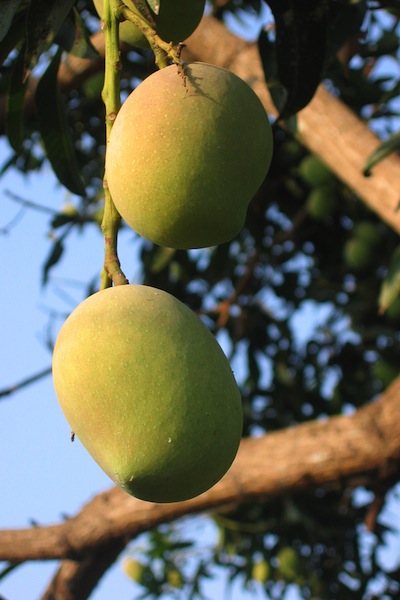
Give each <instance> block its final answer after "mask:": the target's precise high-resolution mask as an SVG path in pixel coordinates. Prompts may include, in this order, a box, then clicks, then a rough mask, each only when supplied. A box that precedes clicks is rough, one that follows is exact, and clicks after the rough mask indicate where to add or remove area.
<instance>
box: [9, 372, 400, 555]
mask: <svg viewBox="0 0 400 600" xmlns="http://www.w3.org/2000/svg"><path fill="white" fill-rule="evenodd" d="M399 397H400V378H398V379H397V380H396V381H395V382H394V383H393V384H392V385H391V387H390V388H388V390H387V391H386V392H385V393H384V394H383V395H382V396H381V397H380V398H379V400H377V401H374V402H372V403H371V404H369V405H367V406H365V407H363V408H360V409H359V410H357V411H356V412H355V413H354V414H353V415H351V416H348V415H346V416H344V415H341V416H337V417H331V418H329V419H326V420H318V421H311V422H308V423H304V424H301V425H297V426H294V427H291V428H289V429H285V430H282V431H278V432H274V433H270V434H268V435H265V436H264V437H260V438H246V439H244V440H242V443H241V445H240V448H239V452H238V454H237V457H236V459H235V461H234V463H233V465H232V467H231V469H230V470H229V471H228V473H227V474H226V475H225V476H224V477H223V478H222V479H221V481H220V482H219V483H217V484H216V485H215V486H214V487H213V488H211V489H210V490H209V491H207V492H205V493H204V494H202V495H200V496H198V497H196V498H193V499H192V500H187V501H185V502H176V503H172V504H153V503H149V502H144V501H142V500H138V499H136V498H133V497H131V496H129V495H128V494H126V493H125V492H123V491H122V490H121V489H119V488H112V489H110V490H108V491H106V492H104V493H102V494H99V495H98V496H96V497H95V498H94V499H93V500H91V501H90V502H89V503H88V504H87V505H86V506H84V507H83V509H82V510H81V512H80V513H79V514H77V515H76V516H75V517H73V518H71V519H69V520H67V521H64V522H62V523H60V524H56V525H49V526H48V527H33V528H27V529H11V530H3V531H1V533H0V560H5V561H10V562H22V561H26V560H54V559H68V560H72V561H80V560H83V559H85V558H86V557H87V556H89V555H91V554H94V555H96V554H99V553H101V552H102V549H104V547H106V546H108V545H110V544H118V543H121V542H123V544H124V545H125V544H126V543H127V542H128V541H129V540H131V539H132V538H134V537H136V536H137V535H138V534H139V533H142V532H144V531H147V530H149V529H152V528H153V527H155V526H157V525H159V524H160V523H163V522H167V521H172V520H174V519H177V518H179V517H182V516H183V515H188V514H193V513H199V512H204V511H207V512H210V511H218V510H221V509H222V508H223V507H225V506H227V505H234V506H238V505H240V504H242V503H248V502H254V501H255V500H260V499H262V500H265V501H266V500H268V499H273V498H276V497H279V496H284V495H287V494H290V493H294V492H304V491H311V490H314V489H316V488H318V487H324V486H331V485H333V486H335V487H340V486H345V485H349V484H354V485H361V484H364V485H369V486H372V487H374V485H376V484H377V483H378V482H384V481H387V480H388V479H392V478H393V477H394V476H397V475H398V474H399V473H400V463H399V459H400V402H399Z"/></svg>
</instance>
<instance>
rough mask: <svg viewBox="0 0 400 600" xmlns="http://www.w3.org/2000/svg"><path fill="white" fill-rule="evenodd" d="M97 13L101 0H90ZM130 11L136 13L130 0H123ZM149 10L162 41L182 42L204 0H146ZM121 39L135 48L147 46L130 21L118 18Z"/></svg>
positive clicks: (196, 20) (196, 21)
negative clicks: (119, 20)
mask: <svg viewBox="0 0 400 600" xmlns="http://www.w3.org/2000/svg"><path fill="white" fill-rule="evenodd" d="M93 2H94V5H95V8H96V10H97V13H98V15H99V16H100V17H101V16H102V14H103V6H104V0H93ZM124 4H126V5H127V6H128V8H130V9H131V10H132V11H133V12H134V13H136V14H140V13H139V12H138V10H137V8H136V7H135V4H134V3H133V2H132V0H124ZM148 4H149V5H150V8H151V9H152V11H153V18H154V22H155V26H156V31H157V34H158V35H159V36H160V37H161V39H163V40H164V41H166V42H173V43H174V44H177V43H178V42H183V41H184V40H185V39H186V38H187V37H189V35H191V34H192V33H193V31H194V30H195V29H196V27H197V26H198V24H199V23H200V21H201V18H202V16H203V13H204V6H205V0H190V2H188V0H160V1H159V2H155V1H154V0H148ZM119 37H120V40H121V41H122V42H125V43H126V44H130V45H131V46H136V47H139V48H148V47H149V44H148V42H147V40H146V38H145V36H144V35H143V33H142V32H141V31H140V30H139V29H138V28H137V27H136V25H134V24H133V23H131V22H130V21H122V23H120V26H119Z"/></svg>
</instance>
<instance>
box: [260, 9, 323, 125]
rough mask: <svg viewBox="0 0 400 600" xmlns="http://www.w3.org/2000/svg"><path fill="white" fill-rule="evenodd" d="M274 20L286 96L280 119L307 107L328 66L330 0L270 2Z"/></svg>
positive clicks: (280, 76) (280, 77)
mask: <svg viewBox="0 0 400 600" xmlns="http://www.w3.org/2000/svg"><path fill="white" fill-rule="evenodd" d="M268 4H269V6H270V8H271V11H272V13H273V15H274V19H275V28H276V61H277V74H278V80H279V82H280V84H281V85H282V86H283V87H284V88H285V89H286V92H287V96H286V98H285V100H284V104H283V106H281V105H278V106H277V109H278V111H279V112H280V117H281V118H287V117H290V116H291V115H293V114H295V113H297V112H298V111H299V110H301V109H302V108H304V107H305V106H306V105H307V104H308V103H309V102H310V100H311V99H312V97H313V95H314V93H315V91H316V89H317V87H318V85H319V83H320V82H321V79H322V75H323V70H324V66H325V57H326V48H327V39H328V29H329V2H328V1H327V0H269V1H268Z"/></svg>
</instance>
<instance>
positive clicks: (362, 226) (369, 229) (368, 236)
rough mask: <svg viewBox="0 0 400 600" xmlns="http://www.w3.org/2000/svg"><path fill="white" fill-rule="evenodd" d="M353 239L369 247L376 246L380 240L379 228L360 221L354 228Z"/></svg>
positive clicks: (368, 222)
mask: <svg viewBox="0 0 400 600" xmlns="http://www.w3.org/2000/svg"><path fill="white" fill-rule="evenodd" d="M353 235H354V237H356V238H358V239H359V240H363V241H364V242H365V243H366V244H368V245H369V246H377V245H378V244H379V242H380V240H381V232H380V231H379V227H378V226H377V225H375V224H374V223H371V222H370V221H360V222H359V223H357V224H356V225H355V226H354V229H353Z"/></svg>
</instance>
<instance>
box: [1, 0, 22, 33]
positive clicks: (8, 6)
mask: <svg viewBox="0 0 400 600" xmlns="http://www.w3.org/2000/svg"><path fill="white" fill-rule="evenodd" d="M22 2H23V0H2V2H1V19H0V42H1V41H2V40H4V38H5V36H6V35H7V33H8V32H9V30H10V27H11V23H12V21H13V18H14V16H15V15H16V14H17V13H18V11H19V9H20V6H21V4H22Z"/></svg>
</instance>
